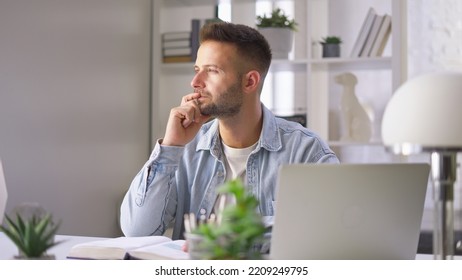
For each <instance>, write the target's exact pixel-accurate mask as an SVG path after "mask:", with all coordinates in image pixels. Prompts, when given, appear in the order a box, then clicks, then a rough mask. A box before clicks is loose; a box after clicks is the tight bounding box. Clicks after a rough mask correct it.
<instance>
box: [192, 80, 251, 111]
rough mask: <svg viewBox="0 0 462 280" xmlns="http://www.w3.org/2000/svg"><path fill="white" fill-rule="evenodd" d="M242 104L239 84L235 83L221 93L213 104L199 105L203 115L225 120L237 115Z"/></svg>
mask: <svg viewBox="0 0 462 280" xmlns="http://www.w3.org/2000/svg"><path fill="white" fill-rule="evenodd" d="M243 102H244V96H243V94H242V92H241V91H240V83H235V84H234V85H232V86H230V87H229V88H227V89H226V90H225V91H224V92H222V93H221V94H220V95H219V96H218V97H217V100H216V101H215V102H212V103H210V104H199V105H200V110H201V113H202V114H203V115H208V116H212V117H215V118H227V117H233V116H235V115H237V114H238V113H239V112H240V111H241V107H242V103H243Z"/></svg>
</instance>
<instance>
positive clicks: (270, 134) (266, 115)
mask: <svg viewBox="0 0 462 280" xmlns="http://www.w3.org/2000/svg"><path fill="white" fill-rule="evenodd" d="M261 106H262V110H263V127H262V132H261V134H260V139H259V141H258V145H257V148H256V150H257V151H258V150H259V149H260V147H261V148H264V149H266V150H268V151H278V150H280V149H281V148H282V143H281V137H280V135H279V133H278V130H279V129H278V124H277V121H276V116H274V114H273V113H272V112H271V111H270V110H269V109H268V108H266V107H265V105H263V104H262V105H261ZM201 130H203V131H204V134H203V135H202V136H201V138H200V139H199V142H198V144H197V148H196V151H198V150H212V154H215V155H218V154H219V153H221V144H220V133H219V131H218V120H217V119H215V120H212V121H210V123H208V124H205V125H203V126H202V128H201Z"/></svg>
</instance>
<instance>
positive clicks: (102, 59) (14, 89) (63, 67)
mask: <svg viewBox="0 0 462 280" xmlns="http://www.w3.org/2000/svg"><path fill="white" fill-rule="evenodd" d="M150 14H151V1H150V0H130V1H125V0H78V1H75V0H0V40H1V41H0V158H2V161H3V166H4V169H5V176H6V181H7V186H8V191H9V193H8V194H9V197H8V204H7V211H11V209H12V208H13V207H14V206H15V205H17V204H18V203H21V202H38V203H40V204H41V205H42V206H43V207H44V208H45V209H46V210H48V211H50V212H52V213H53V214H54V216H55V217H56V218H57V219H60V220H62V226H61V230H60V233H61V234H76V235H93V236H115V235H118V234H120V231H119V227H118V220H117V215H118V210H119V204H120V200H121V198H122V195H123V193H124V192H125V190H126V189H127V187H128V184H129V183H130V181H131V179H132V178H133V176H134V175H135V174H136V172H137V171H138V170H139V168H140V167H141V165H142V164H143V162H144V161H145V160H146V159H147V157H148V155H149V133H150V131H149V126H150V124H149V100H150V98H149V91H150V86H149V83H150V36H151V35H150V31H151V28H150V20H151V18H150Z"/></svg>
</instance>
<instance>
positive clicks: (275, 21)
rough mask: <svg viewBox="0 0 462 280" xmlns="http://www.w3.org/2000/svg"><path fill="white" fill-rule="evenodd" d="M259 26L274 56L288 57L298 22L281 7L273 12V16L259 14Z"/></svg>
mask: <svg viewBox="0 0 462 280" xmlns="http://www.w3.org/2000/svg"><path fill="white" fill-rule="evenodd" d="M256 24H257V28H258V30H259V31H260V33H261V34H263V36H265V38H266V40H267V41H268V43H269V45H270V47H271V51H272V53H273V58H276V59H287V58H288V56H289V52H290V51H291V50H292V44H293V37H294V32H295V31H297V25H298V23H297V22H296V21H295V19H290V18H289V17H288V16H287V15H286V14H285V13H284V12H283V11H282V10H281V9H280V8H276V9H274V10H273V11H272V12H271V16H269V17H267V16H266V15H263V16H257V23H256Z"/></svg>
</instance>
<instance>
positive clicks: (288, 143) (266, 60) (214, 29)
mask: <svg viewBox="0 0 462 280" xmlns="http://www.w3.org/2000/svg"><path fill="white" fill-rule="evenodd" d="M270 64H271V50H270V47H269V45H268V42H267V41H266V40H265V38H264V37H263V36H262V35H261V34H260V33H259V32H258V31H256V30H255V29H253V28H250V27H248V26H245V25H238V24H232V23H225V22H220V23H211V24H208V25H206V26H205V27H204V28H202V30H201V45H200V47H199V50H198V53H197V60H196V64H195V66H194V70H195V75H194V78H193V79H192V81H191V86H192V87H193V89H194V92H193V93H190V94H187V95H185V96H184V97H183V98H182V101H181V104H180V106H179V107H176V108H173V109H172V110H171V112H170V116H169V120H168V123H167V128H166V131H165V136H164V138H163V139H160V140H158V141H157V143H156V145H155V147H154V150H153V151H152V154H151V156H150V158H149V160H148V161H147V162H146V163H145V165H144V166H143V168H142V169H141V171H140V172H139V173H138V174H137V175H136V177H135V178H134V180H133V182H132V184H131V186H130V188H129V190H128V192H127V194H126V196H125V198H124V200H123V203H122V206H121V227H122V231H123V232H124V234H125V235H127V236H142V235H161V234H163V233H164V231H165V230H166V228H167V227H168V226H169V225H170V223H174V224H173V236H172V237H173V239H178V238H183V231H184V226H183V216H184V214H185V213H195V214H196V216H197V217H199V216H205V217H208V216H209V215H210V213H211V212H212V211H213V205H214V202H215V200H216V196H217V193H216V188H217V187H218V186H220V185H222V184H223V183H224V182H226V181H227V180H230V179H234V178H237V177H239V178H241V179H242V181H243V182H244V183H245V185H246V186H247V187H248V190H249V191H250V192H252V193H253V194H254V195H255V196H256V197H257V198H258V199H259V201H260V205H259V208H258V209H257V211H259V212H260V213H261V214H262V215H263V216H273V215H274V208H273V205H274V201H275V184H276V179H277V173H278V168H279V166H280V165H281V164H284V163H338V159H337V157H336V156H335V154H334V153H333V152H332V151H331V150H330V149H329V147H328V146H327V145H326V144H325V143H324V142H323V141H322V140H321V139H320V138H319V137H318V136H317V135H315V134H314V133H313V132H311V131H310V130H308V129H306V128H304V127H303V126H301V125H299V124H298V123H294V122H288V121H285V120H283V119H280V118H276V117H275V116H274V115H273V114H272V113H271V112H270V111H269V110H268V109H267V108H265V107H264V106H263V104H262V103H261V101H260V93H261V91H262V88H263V81H264V79H265V76H266V74H267V72H268V69H269V66H270ZM212 118H213V120H212Z"/></svg>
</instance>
